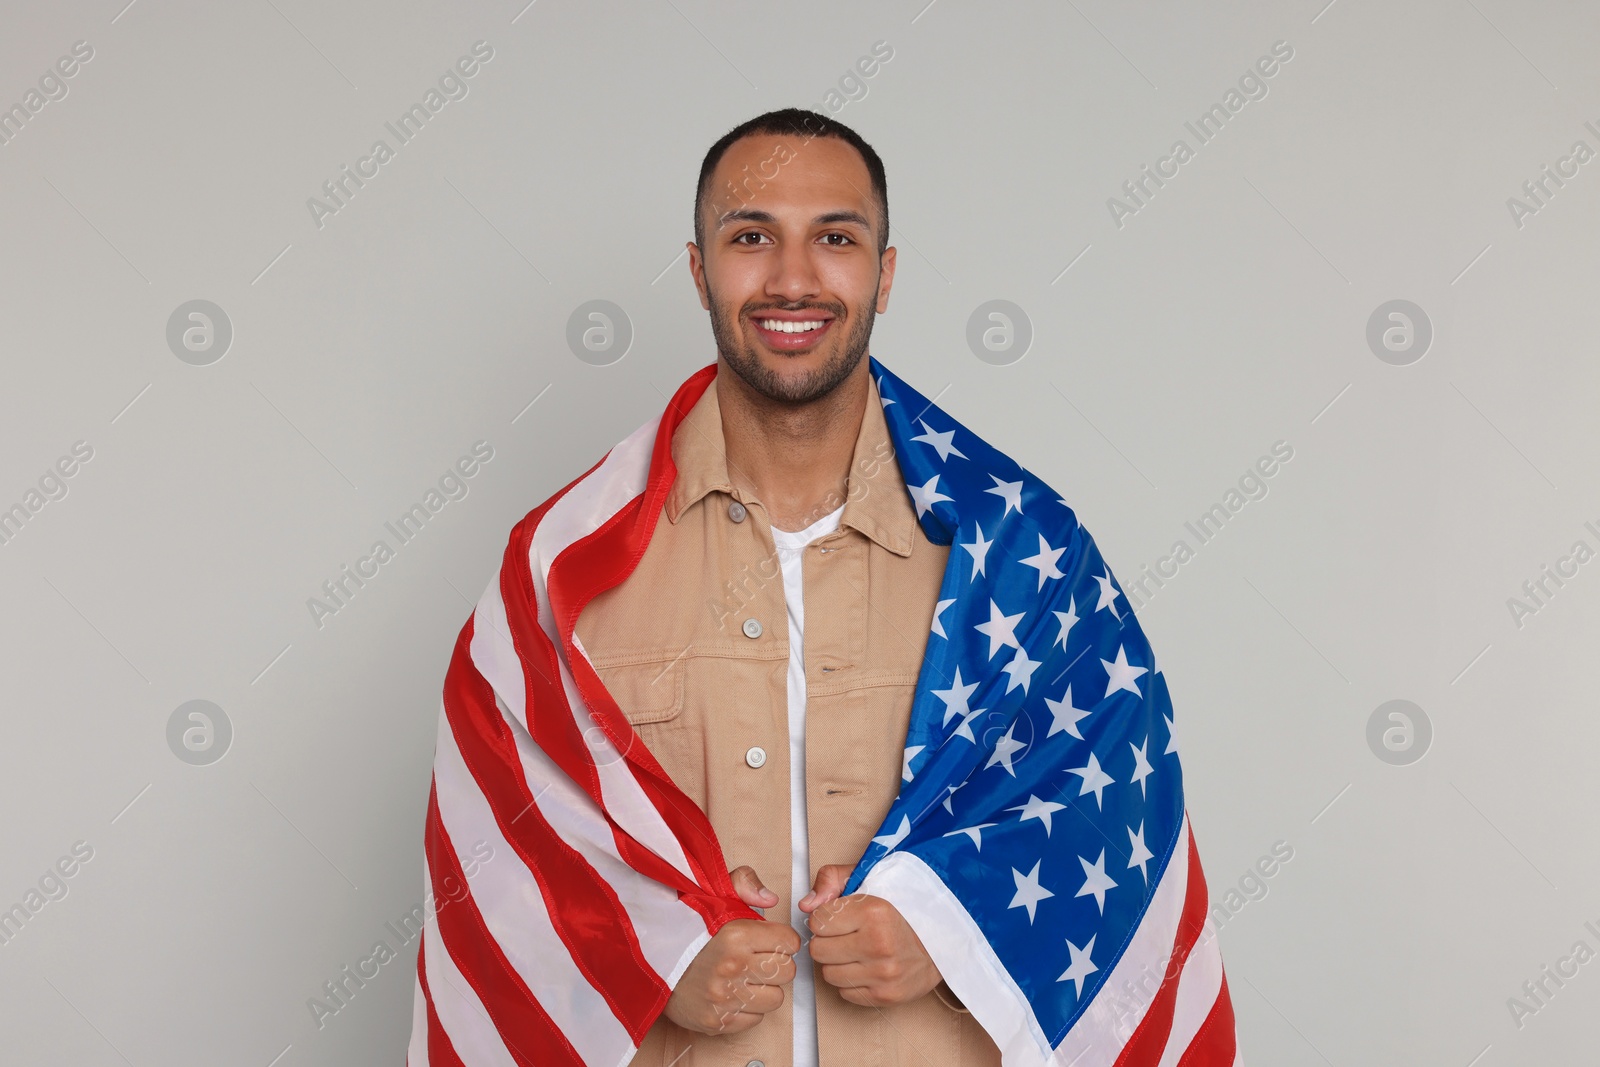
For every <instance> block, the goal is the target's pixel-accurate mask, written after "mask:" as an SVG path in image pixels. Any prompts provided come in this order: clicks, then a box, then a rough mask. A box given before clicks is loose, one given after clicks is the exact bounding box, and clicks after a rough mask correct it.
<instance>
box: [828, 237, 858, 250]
mask: <svg viewBox="0 0 1600 1067" xmlns="http://www.w3.org/2000/svg"><path fill="white" fill-rule="evenodd" d="M835 237H837V238H838V239H839V243H840V244H847V245H849V244H855V242H854V241H852V240H851V239H850V238H849V237H848V236H847V235H845V234H842V233H825V234H823V235H822V239H823V240H824V241H827V240H831V239H832V238H835ZM834 247H835V248H837V247H839V245H835V246H834Z"/></svg>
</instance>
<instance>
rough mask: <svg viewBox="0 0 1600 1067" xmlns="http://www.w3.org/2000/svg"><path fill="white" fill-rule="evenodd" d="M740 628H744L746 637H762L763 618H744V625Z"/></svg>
mask: <svg viewBox="0 0 1600 1067" xmlns="http://www.w3.org/2000/svg"><path fill="white" fill-rule="evenodd" d="M740 629H742V630H744V635H745V636H746V637H750V638H756V637H760V636H761V620H760V619H746V620H744V625H743V626H742V627H740Z"/></svg>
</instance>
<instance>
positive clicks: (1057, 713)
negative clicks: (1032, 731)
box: [1044, 682, 1089, 741]
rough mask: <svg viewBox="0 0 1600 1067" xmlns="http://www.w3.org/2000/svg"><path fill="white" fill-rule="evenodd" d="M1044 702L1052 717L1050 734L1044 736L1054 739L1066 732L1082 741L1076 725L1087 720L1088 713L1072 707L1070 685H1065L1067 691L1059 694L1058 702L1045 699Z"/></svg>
mask: <svg viewBox="0 0 1600 1067" xmlns="http://www.w3.org/2000/svg"><path fill="white" fill-rule="evenodd" d="M1044 702H1045V703H1046V704H1047V705H1049V707H1050V714H1051V715H1052V716H1053V717H1054V718H1053V720H1052V721H1051V723H1050V732H1049V733H1047V734H1045V736H1046V737H1054V736H1055V735H1056V734H1059V733H1062V732H1066V733H1069V734H1071V735H1072V736H1073V737H1076V738H1077V739H1078V740H1079V741H1082V740H1083V735H1082V734H1080V733H1079V732H1078V723H1080V722H1082V721H1083V720H1084V719H1087V718H1088V717H1089V712H1088V711H1086V710H1084V709H1083V708H1075V707H1073V706H1072V683H1071V682H1068V683H1067V691H1066V692H1065V693H1063V694H1061V699H1060V700H1051V699H1050V698H1049V697H1045V698H1044Z"/></svg>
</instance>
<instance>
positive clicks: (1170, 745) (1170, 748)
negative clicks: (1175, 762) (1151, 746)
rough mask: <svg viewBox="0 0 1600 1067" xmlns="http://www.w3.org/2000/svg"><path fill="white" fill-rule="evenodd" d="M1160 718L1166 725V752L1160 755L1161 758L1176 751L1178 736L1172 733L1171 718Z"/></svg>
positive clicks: (1164, 716)
mask: <svg viewBox="0 0 1600 1067" xmlns="http://www.w3.org/2000/svg"><path fill="white" fill-rule="evenodd" d="M1161 718H1162V719H1163V720H1165V722H1166V724H1167V750H1166V751H1165V752H1163V753H1161V754H1162V755H1163V756H1170V755H1172V754H1173V753H1174V752H1176V751H1178V735H1177V734H1175V733H1173V732H1172V719H1171V717H1170V716H1166V715H1163V716H1161Z"/></svg>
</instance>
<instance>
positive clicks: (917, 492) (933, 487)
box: [906, 474, 952, 519]
mask: <svg viewBox="0 0 1600 1067" xmlns="http://www.w3.org/2000/svg"><path fill="white" fill-rule="evenodd" d="M938 485H939V476H938V475H937V474H935V475H934V476H933V477H932V478H929V479H928V481H927V482H926V483H925V484H923V485H911V484H910V483H907V484H906V489H907V490H908V491H909V492H910V493H911V499H912V501H913V502H914V503H915V504H916V505H917V518H919V519H920V518H922V516H924V515H926V514H927V513H928V509H929V508H931V507H933V506H934V505H935V504H937V503H939V501H941V500H950V499H952V498H951V497H947V496H945V495H944V494H943V493H941V492H939V490H938Z"/></svg>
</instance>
